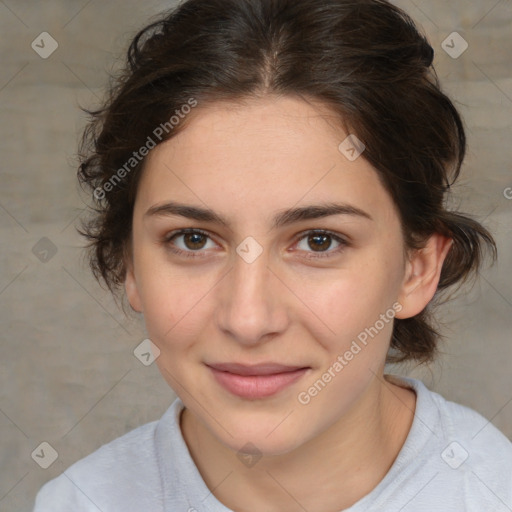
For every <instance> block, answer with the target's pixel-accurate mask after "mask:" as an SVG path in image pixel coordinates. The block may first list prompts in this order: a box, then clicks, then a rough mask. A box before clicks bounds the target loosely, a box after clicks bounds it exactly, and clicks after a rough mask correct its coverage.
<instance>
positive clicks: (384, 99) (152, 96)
mask: <svg viewBox="0 0 512 512" xmlns="http://www.w3.org/2000/svg"><path fill="white" fill-rule="evenodd" d="M433 56H434V51H433V49H432V47H431V46H430V44H429V43H428V41H427V40H426V38H425V37H424V36H423V35H422V34H421V33H420V32H419V31H418V29H417V27H416V26H415V24H414V22H413V21H412V20H411V19H410V18H409V16H408V15H407V14H406V13H404V12H403V11H402V10H400V9H398V8H397V7H395V6H393V5H392V4H390V3H389V2H387V1H385V0H187V1H185V2H183V3H182V4H181V5H180V6H178V7H177V8H176V9H174V10H173V11H171V12H170V13H165V14H164V15H163V16H162V17H160V18H159V19H158V20H157V21H155V22H153V23H151V24H150V25H148V26H146V27H145V28H143V29H142V30H141V31H140V32H139V33H138V34H137V35H136V36H135V38H134V39H133V41H132V42H131V44H130V47H129V50H128V62H127V65H126V67H125V68H124V69H123V70H122V72H121V73H120V74H119V75H118V76H117V77H116V78H115V80H114V81H113V83H112V85H111V87H110V94H109V96H108V98H107V100H106V101H105V103H104V104H103V106H102V107H101V108H100V109H98V110H95V111H90V110H87V112H88V113H89V114H90V116H91V119H90V122H89V124H88V126H87V128H86V129H85V131H84V134H83V139H82V144H81V147H80V149H81V151H80V154H81V157H80V158H81V164H80V167H79V171H78V176H79V180H80V182H81V183H82V184H84V185H86V187H87V189H88V190H89V191H95V193H94V194H93V196H94V202H95V208H94V215H93V216H92V217H91V218H90V219H89V220H87V221H84V222H83V224H82V230H79V231H80V233H81V234H82V235H84V236H86V237H87V238H88V240H89V244H88V247H89V250H90V252H89V253H88V254H89V262H90V265H91V268H92V271H93V273H94V275H95V277H96V278H97V279H98V280H101V279H103V280H104V281H105V283H106V284H107V286H108V287H109V289H110V290H111V291H112V292H113V293H114V295H116V293H117V292H118V291H119V290H120V288H121V285H122V283H123V281H124V278H125V273H126V267H125V262H126V255H127V247H128V245H129V240H130V235H131V224H132V214H133V205H134V200H135V195H136V191H137V183H138V181H139V177H140V174H141V170H142V167H143V164H144V158H141V159H140V161H138V160H137V161H134V160H131V159H133V155H134V152H136V151H137V150H138V149H139V148H141V147H143V146H144V145H148V142H149V138H151V139H152V142H153V143H155V142H158V143H160V142H162V141H164V140H167V139H169V138H171V137H172V136H173V135H175V134H176V133H178V132H179V131H180V130H182V129H183V128H184V127H185V126H186V119H185V120H184V121H181V120H180V122H179V123H178V124H177V125H176V126H171V124H170V123H169V119H170V117H171V116H173V114H174V115H175V116H178V115H179V113H180V109H182V108H183V106H184V105H187V104H189V105H190V104H191V99H193V101H196V102H198V103H199V104H200V105H205V104H207V103H208V102H214V101H219V100H228V101H236V100H239V99H244V98H250V97H254V96H262V95H265V94H277V95H295V96H299V97H302V98H304V99H306V100H308V99H315V100H320V101H321V102H323V104H325V105H327V106H328V107H329V108H330V109H331V110H332V112H333V113H334V114H337V115H339V119H340V124H342V125H343V126H344V127H345V128H346V129H347V128H348V130H349V131H350V133H354V134H356V136H357V137H358V138H359V139H360V140H361V141H362V142H363V143H364V144H365V146H366V150H365V152H364V158H366V159H367V160H368V161H369V162H370V163H371V164H372V165H373V166H374V167H375V168H376V170H377V172H378V175H379V177H380V179H381V180H382V183H383V184H384V185H385V187H386V188H387V190H388V191H389V193H390V195H391V197H392V198H393V200H394V202H395V204H396V206H397V209H398V211H399V214H400V217H401V222H402V227H403V233H404V238H405V245H406V247H407V248H411V249H414V248H420V247H422V244H423V243H424V242H425V241H426V239H427V238H428V237H429V235H431V234H433V233H435V232H438V233H441V234H445V235H447V236H449V237H451V238H452V239H453V244H452V247H451V249H450V251H449V253H448V256H447V258H446V260H445V263H444V266H443V269H442V273H441V279H440V282H439V286H438V292H436V296H435V298H437V299H438V293H439V292H440V291H441V290H443V289H445V288H447V287H449V286H451V285H454V284H456V283H462V282H465V281H466V280H467V278H468V277H469V275H470V274H472V273H473V272H475V273H476V272H477V270H478V268H479V267H480V264H481V260H482V256H483V249H484V248H485V247H487V248H489V249H491V251H492V255H493V258H494V259H495V258H496V246H495V243H494V240H493V238H492V236H491V234H490V233H489V232H488V231H487V230H486V229H485V228H484V227H482V226H481V225H480V224H479V223H478V222H476V221H475V220H472V219H471V218H469V217H468V216H465V215H462V214H461V213H456V212H453V211H448V210H447V209H446V208H445V206H444V201H445V195H446V193H447V191H448V189H449V188H450V185H451V184H453V182H454V181H455V180H456V179H457V177H458V175H459V172H460V168H461V165H462V162H463V159H464V156H465V151H466V138H465V133H464V128H463V124H462V121H461V118H460V116H459V114H458V112H457V110H456V108H455V107H454V105H453V103H452V102H451V101H450V99H449V98H448V97H447V96H446V95H445V94H444V93H443V92H442V91H441V89H440V86H439V83H438V79H437V75H436V74H435V70H434V68H433V66H432V61H433ZM181 117H183V116H180V118H181ZM165 123H167V124H165ZM159 126H160V127H162V126H165V127H166V129H165V130H160V132H162V133H160V132H155V129H156V128H157V127H159ZM167 128H168V130H167ZM155 133H158V134H159V135H160V136H161V137H156V135H155ZM148 137H149V138H148ZM155 139H158V141H155ZM127 162H131V164H130V165H131V167H127V165H126V164H127ZM123 166H124V167H123ZM122 168H124V170H125V172H120V169H122ZM116 173H117V177H118V178H119V177H120V175H122V176H121V177H122V179H118V180H117V182H116V183H113V182H112V177H113V176H114V175H115V174H116ZM109 180H110V186H108V182H109ZM431 306H432V303H431V304H429V306H428V307H427V308H425V309H424V310H423V311H422V312H421V313H420V314H418V315H416V316H415V317H413V318H409V319H395V323H394V328H393V334H392V339H391V351H390V354H389V355H388V361H405V360H417V361H420V362H426V361H431V360H432V359H433V358H434V355H435V352H436V346H437V341H438V338H439V333H438V332H437V330H436V329H435V328H434V326H433V322H432V321H433V318H432V317H431V310H430V308H431ZM392 352H393V355H391V353H392Z"/></svg>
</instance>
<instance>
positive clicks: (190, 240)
mask: <svg viewBox="0 0 512 512" xmlns="http://www.w3.org/2000/svg"><path fill="white" fill-rule="evenodd" d="M179 238H182V239H183V244H182V247H183V248H181V249H180V248H177V247H176V245H175V244H174V240H176V239H179ZM207 240H210V236H209V235H208V234H207V233H205V232H204V231H201V230H198V229H182V230H180V231H178V232H173V233H170V234H169V235H167V236H166V237H165V239H164V243H165V244H166V245H167V246H168V247H169V249H170V250H171V251H172V252H174V253H176V254H179V255H180V256H185V257H187V258H197V257H201V256H198V255H197V254H195V253H197V252H199V250H200V249H204V248H205V241H207ZM206 248H207V249H208V247H206Z"/></svg>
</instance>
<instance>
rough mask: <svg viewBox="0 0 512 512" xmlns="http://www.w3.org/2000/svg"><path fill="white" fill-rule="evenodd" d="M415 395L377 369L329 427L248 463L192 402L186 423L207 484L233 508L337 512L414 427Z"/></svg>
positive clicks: (367, 486)
mask: <svg viewBox="0 0 512 512" xmlns="http://www.w3.org/2000/svg"><path fill="white" fill-rule="evenodd" d="M415 400H416V397H415V393H414V392H413V391H412V390H408V389H405V388H402V387H399V386H398V385H396V384H392V383H390V382H388V381H386V380H384V378H382V377H377V376H376V377H375V378H374V380H373V381H372V383H371V385H370V386H369V387H368V389H367V390H366V392H365V393H364V395H363V396H361V397H360V399H359V400H358V402H357V403H356V404H355V405H354V407H353V408H352V409H351V410H350V411H349V412H347V414H345V415H344V416H343V417H342V418H340V419H339V420H338V421H336V422H335V423H334V424H333V425H331V426H330V427H329V428H328V429H327V430H326V431H324V432H323V433H321V434H320V435H318V436H317V437H315V438H314V439H311V440H310V441H308V442H307V443H304V444H303V445H301V446H300V447H299V448H297V449H295V450H293V451H292V452H289V453H286V454H282V455H275V456H264V457H262V458H261V459H260V460H259V461H258V463H257V464H256V465H254V466H252V467H248V468H244V467H241V464H240V461H239V460H238V458H237V453H236V452H235V451H233V450H231V449H230V448H228V447H226V446H225V445H224V444H222V443H220V442H219V441H218V440H217V439H216V438H215V437H214V436H213V435H212V434H211V432H210V431H209V430H208V429H207V428H206V427H205V426H204V425H203V424H202V423H201V422H199V421H197V419H196V418H195V417H194V416H193V415H192V414H191V413H190V411H189V410H188V409H185V410H184V411H183V413H182V416H181V429H182V432H183V436H184V439H185V442H186V444H187V445H188V448H189V451H190V453H191V455H192V458H193V460H194V462H195V464H196V466H197V467H198V470H199V472H200V473H201V475H202V477H203V479H204V481H205V483H206V485H207V486H208V488H209V489H210V490H211V491H212V492H213V494H214V495H215V496H216V497H217V499H218V500H219V501H221V502H222V503H224V504H225V505H226V506H227V507H229V508H231V509H232V510H235V511H237V512H243V511H245V510H247V511H248V510H251V512H255V511H256V512H259V511H261V510H264V511H265V512H274V511H276V512H277V511H281V510H287V511H290V512H292V511H293V512H295V510H296V511H297V512H298V511H303V510H304V509H306V510H315V511H317V512H332V511H333V510H342V509H345V508H348V507H350V506H352V505H353V504H354V503H356V502H357V501H359V500H360V499H361V498H362V497H364V496H365V495H366V494H368V493H369V492H370V491H371V490H372V489H374V488H375V487H376V485H377V484H378V483H379V482H380V481H381V480H382V479H383V478H384V476H385V475H386V473H387V472H388V471H389V469H390V467H391V465H392V464H393V462H394V460H395V459H396V457H397V455H398V453H399V451H400V449H401V448H402V446H403V444H404V442H405V439H406V437H407V434H408V433H409V430H410V427H411V425H412V420H413V417H414V408H415ZM227 475H229V477H227ZM221 482H222V485H219V484H220V483H221ZM312 489H314V490H315V492H314V493H312V492H311V490H312Z"/></svg>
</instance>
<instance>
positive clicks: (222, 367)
mask: <svg viewBox="0 0 512 512" xmlns="http://www.w3.org/2000/svg"><path fill="white" fill-rule="evenodd" d="M206 366H207V367H208V368H209V370H210V371H211V373H212V374H213V377H214V378H215V380H216V381H217V383H218V384H220V385H221V386H222V387H223V388H224V389H226V390H227V391H229V392H230V393H231V394H233V395H236V396H238V397H241V398H245V399H248V400H257V399H261V398H266V397H270V396H273V395H275V394H277V393H279V392H280V391H282V390H284V389H285V388H287V387H289V386H291V385H292V384H294V383H295V382H296V381H298V380H299V379H300V378H301V377H303V376H304V374H305V373H306V372H307V371H308V370H310V369H311V368H310V367H308V366H289V365H283V364H278V363H262V364H256V365H244V364H239V363H213V364H207V365H206Z"/></svg>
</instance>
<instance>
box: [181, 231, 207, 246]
mask: <svg viewBox="0 0 512 512" xmlns="http://www.w3.org/2000/svg"><path fill="white" fill-rule="evenodd" d="M201 238H203V235H201V234H200V233H189V234H188V235H187V236H186V237H185V240H192V242H191V245H192V246H193V247H189V249H201V247H202V246H201V243H200V240H201ZM198 239H199V241H198ZM197 244H199V246H200V247H197ZM203 245H204V243H203ZM187 246H188V244H187Z"/></svg>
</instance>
